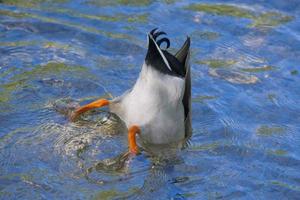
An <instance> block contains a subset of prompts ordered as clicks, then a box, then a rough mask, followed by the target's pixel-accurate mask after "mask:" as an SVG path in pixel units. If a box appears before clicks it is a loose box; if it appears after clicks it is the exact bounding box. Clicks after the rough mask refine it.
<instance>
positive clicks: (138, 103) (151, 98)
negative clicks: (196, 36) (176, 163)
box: [71, 29, 192, 154]
mask: <svg viewBox="0 0 300 200" xmlns="http://www.w3.org/2000/svg"><path fill="white" fill-rule="evenodd" d="M161 35H166V33H165V32H159V31H157V29H153V30H152V31H151V32H150V33H149V34H148V51H147V54H146V58H145V61H144V64H143V66H142V69H141V72H140V74H139V77H138V79H137V81H136V83H135V84H134V86H133V87H132V88H131V89H130V90H128V91H126V92H125V93H124V94H123V95H121V96H119V97H116V98H114V99H112V100H107V99H99V100H96V101H94V102H92V103H89V104H87V105H84V106H81V107H79V108H77V109H76V110H75V111H74V112H73V113H72V115H71V120H75V119H76V118H77V117H78V116H79V115H80V114H82V113H84V112H86V111H89V110H91V109H95V108H100V107H103V106H108V107H109V110H110V112H113V113H115V114H116V115H118V116H119V117H120V118H121V119H122V120H123V121H124V122H125V124H126V126H127V128H128V143H129V151H130V152H131V153H132V154H137V153H138V152H139V149H138V146H137V143H136V135H139V136H140V138H141V139H142V140H143V141H145V142H147V143H150V144H168V143H174V142H178V141H182V140H185V139H186V138H189V137H190V136H191V131H192V130H191V76H190V66H189V54H190V38H189V37H187V39H186V41H185V43H184V44H183V46H182V47H181V48H180V49H179V50H178V51H177V53H176V54H174V55H172V54H171V53H169V52H168V51H167V50H166V49H168V48H169V46H170V41H169V39H168V38H166V37H164V38H161V39H158V37H159V36H161ZM163 42H165V43H166V45H167V46H166V49H165V50H164V49H162V48H161V47H160V46H161V44H162V43H163Z"/></svg>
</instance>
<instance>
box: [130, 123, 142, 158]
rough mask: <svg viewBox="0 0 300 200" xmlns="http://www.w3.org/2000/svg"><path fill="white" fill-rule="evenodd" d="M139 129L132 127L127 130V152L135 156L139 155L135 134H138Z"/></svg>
mask: <svg viewBox="0 0 300 200" xmlns="http://www.w3.org/2000/svg"><path fill="white" fill-rule="evenodd" d="M140 133H141V129H140V127H139V126H136V125H133V126H131V127H129V129H128V145H129V152H130V153H131V154H133V155H137V154H138V153H139V148H138V146H137V144H136V134H140Z"/></svg>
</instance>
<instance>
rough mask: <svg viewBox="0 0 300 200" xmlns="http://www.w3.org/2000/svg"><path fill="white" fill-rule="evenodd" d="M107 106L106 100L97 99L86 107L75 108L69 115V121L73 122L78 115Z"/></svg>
mask: <svg viewBox="0 0 300 200" xmlns="http://www.w3.org/2000/svg"><path fill="white" fill-rule="evenodd" d="M107 105H109V101H108V100H106V99H99V100H97V101H93V102H92V103H89V104H87V105H84V106H81V107H79V108H77V109H76V110H75V111H74V112H73V113H72V115H71V117H70V118H71V121H74V120H75V119H76V118H77V117H78V116H79V115H81V114H82V113H85V112H87V111H89V110H92V109H95V108H100V107H103V106H107Z"/></svg>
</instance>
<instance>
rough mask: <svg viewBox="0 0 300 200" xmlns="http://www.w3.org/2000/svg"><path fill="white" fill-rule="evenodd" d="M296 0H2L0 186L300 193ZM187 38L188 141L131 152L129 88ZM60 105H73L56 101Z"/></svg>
mask: <svg viewBox="0 0 300 200" xmlns="http://www.w3.org/2000/svg"><path fill="white" fill-rule="evenodd" d="M299 17H300V2H299V1H296V0H290V1H283V0H274V1H263V0H255V1H249V0H246V1H241V0H239V1H234V0H230V1H192V0H191V1H180V0H179V1H177V0H164V1H151V0H141V1H129V0H117V1H108V0H103V1H96V0H48V1H42V0H28V1H25V0H0V110H1V111H0V199H101V200H102V199H300V173H299V171H300V134H299V133H300V125H299V124H300V100H299V99H300V83H299V81H300V74H299V70H300V69H299V67H300V31H299V30H300V20H299ZM155 27H159V28H160V29H161V30H163V31H165V32H167V33H168V37H169V38H170V40H171V48H170V51H172V52H175V50H176V49H177V48H179V47H180V45H181V44H182V43H183V42H184V41H185V39H186V36H188V35H189V36H190V37H191V41H192V46H191V52H192V53H191V69H192V125H193V136H192V138H191V141H190V145H189V146H188V147H187V148H185V149H183V150H177V151H172V152H171V151H170V152H168V151H166V152H161V154H159V155H156V154H155V153H153V152H152V153H149V152H147V151H146V150H145V151H144V152H142V154H141V155H139V156H136V157H130V158H129V157H127V156H126V155H124V152H126V151H127V137H126V130H125V131H124V129H123V128H122V126H121V125H122V124H120V123H119V122H118V120H119V119H118V117H117V116H115V115H113V114H111V113H108V112H107V110H106V109H104V110H103V109H102V110H103V111H100V110H98V111H95V112H92V113H89V114H87V115H85V116H83V117H82V119H81V120H79V121H78V122H76V123H72V122H70V121H69V120H68V118H67V117H66V116H65V114H66V112H68V108H69V109H71V108H73V107H76V106H77V105H79V104H84V103H87V102H91V101H92V100H95V99H97V98H100V97H105V98H111V97H115V96H118V95H120V94H122V93H123V92H124V91H125V90H127V89H129V88H130V87H131V86H132V85H133V84H134V82H135V80H136V78H137V76H138V74H139V71H140V69H141V65H142V63H143V61H144V57H145V53H146V50H147V38H146V34H147V33H148V32H149V31H150V30H151V29H153V28H155ZM64 107H65V110H63V109H62V108H64Z"/></svg>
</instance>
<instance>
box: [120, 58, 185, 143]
mask: <svg viewBox="0 0 300 200" xmlns="http://www.w3.org/2000/svg"><path fill="white" fill-rule="evenodd" d="M183 93H184V79H182V78H180V77H175V76H171V75H167V74H162V73H160V72H158V71H156V70H155V69H153V68H152V67H148V66H146V65H145V64H144V66H143V68H142V71H141V74H140V76H139V78H138V80H137V82H136V84H135V85H134V87H133V88H132V90H131V91H130V92H129V93H127V94H126V95H124V96H123V97H122V101H121V104H122V105H120V107H121V109H120V111H121V110H122V111H121V112H119V113H118V111H116V112H117V114H118V115H119V116H120V117H121V118H122V119H123V120H124V121H125V123H126V125H127V127H130V126H132V125H138V126H140V127H141V137H142V138H143V139H144V140H146V141H147V142H150V143H154V144H165V143H170V142H175V141H179V140H181V139H183V138H184V108H183V104H182V98H183Z"/></svg>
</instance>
